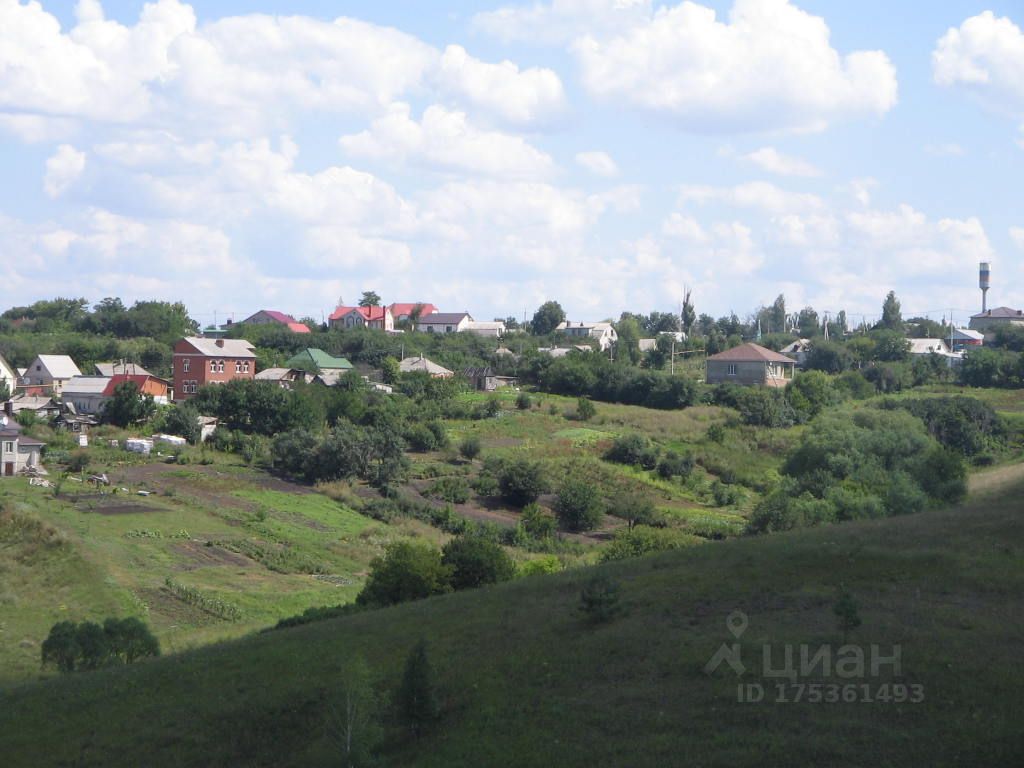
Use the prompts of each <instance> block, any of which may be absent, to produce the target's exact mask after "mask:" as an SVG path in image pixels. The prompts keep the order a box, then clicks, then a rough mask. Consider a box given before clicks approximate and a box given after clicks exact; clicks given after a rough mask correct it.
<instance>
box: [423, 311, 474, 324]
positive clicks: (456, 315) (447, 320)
mask: <svg viewBox="0 0 1024 768" xmlns="http://www.w3.org/2000/svg"><path fill="white" fill-rule="evenodd" d="M467 319H468V320H472V319H473V318H472V317H470V316H469V312H435V313H434V314H432V315H428V316H427V317H422V318H420V321H419V322H420V323H421V324H427V325H458V324H459V323H461V322H462V321H463V320H467Z"/></svg>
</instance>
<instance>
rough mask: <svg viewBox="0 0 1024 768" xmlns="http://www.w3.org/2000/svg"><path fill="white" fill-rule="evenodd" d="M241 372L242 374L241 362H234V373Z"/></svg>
mask: <svg viewBox="0 0 1024 768" xmlns="http://www.w3.org/2000/svg"><path fill="white" fill-rule="evenodd" d="M241 372H242V361H241V360H235V373H241Z"/></svg>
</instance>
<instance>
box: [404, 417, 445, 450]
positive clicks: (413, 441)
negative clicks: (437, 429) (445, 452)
mask: <svg viewBox="0 0 1024 768" xmlns="http://www.w3.org/2000/svg"><path fill="white" fill-rule="evenodd" d="M405 439H406V441H407V442H408V443H409V448H410V449H411V450H413V451H420V452H426V451H433V450H434V449H436V448H437V437H436V436H435V435H434V433H433V432H432V431H431V430H430V429H429V428H428V427H427V426H426V425H425V424H414V425H412V426H411V427H410V428H409V431H408V432H406V433H405Z"/></svg>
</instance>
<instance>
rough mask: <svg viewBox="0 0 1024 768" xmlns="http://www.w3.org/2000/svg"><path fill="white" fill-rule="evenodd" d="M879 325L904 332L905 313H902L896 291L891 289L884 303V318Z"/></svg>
mask: <svg viewBox="0 0 1024 768" xmlns="http://www.w3.org/2000/svg"><path fill="white" fill-rule="evenodd" d="M878 325H879V327H881V328H888V329H889V330H890V331H899V332H900V333H903V315H901V314H900V302H899V299H897V298H896V292H895V291H889V293H887V294H886V296H885V301H884V302H883V303H882V319H881V321H880V322H879V324H878Z"/></svg>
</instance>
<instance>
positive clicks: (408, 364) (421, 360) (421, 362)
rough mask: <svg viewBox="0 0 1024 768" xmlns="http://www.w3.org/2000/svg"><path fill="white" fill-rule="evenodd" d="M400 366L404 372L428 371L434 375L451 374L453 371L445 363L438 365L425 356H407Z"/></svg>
mask: <svg viewBox="0 0 1024 768" xmlns="http://www.w3.org/2000/svg"><path fill="white" fill-rule="evenodd" d="M398 368H399V370H400V371H401V372H402V373H413V372H415V371H426V372H427V373H429V374H431V375H432V376H443V375H449V376H450V375H451V373H452V372H451V371H449V370H448V369H447V368H445V367H444V366H443V365H438V364H437V363H435V362H434V361H433V360H428V359H427V358H425V357H407V358H405V359H404V360H403V361H402V362H401V363H399V364H398Z"/></svg>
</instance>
